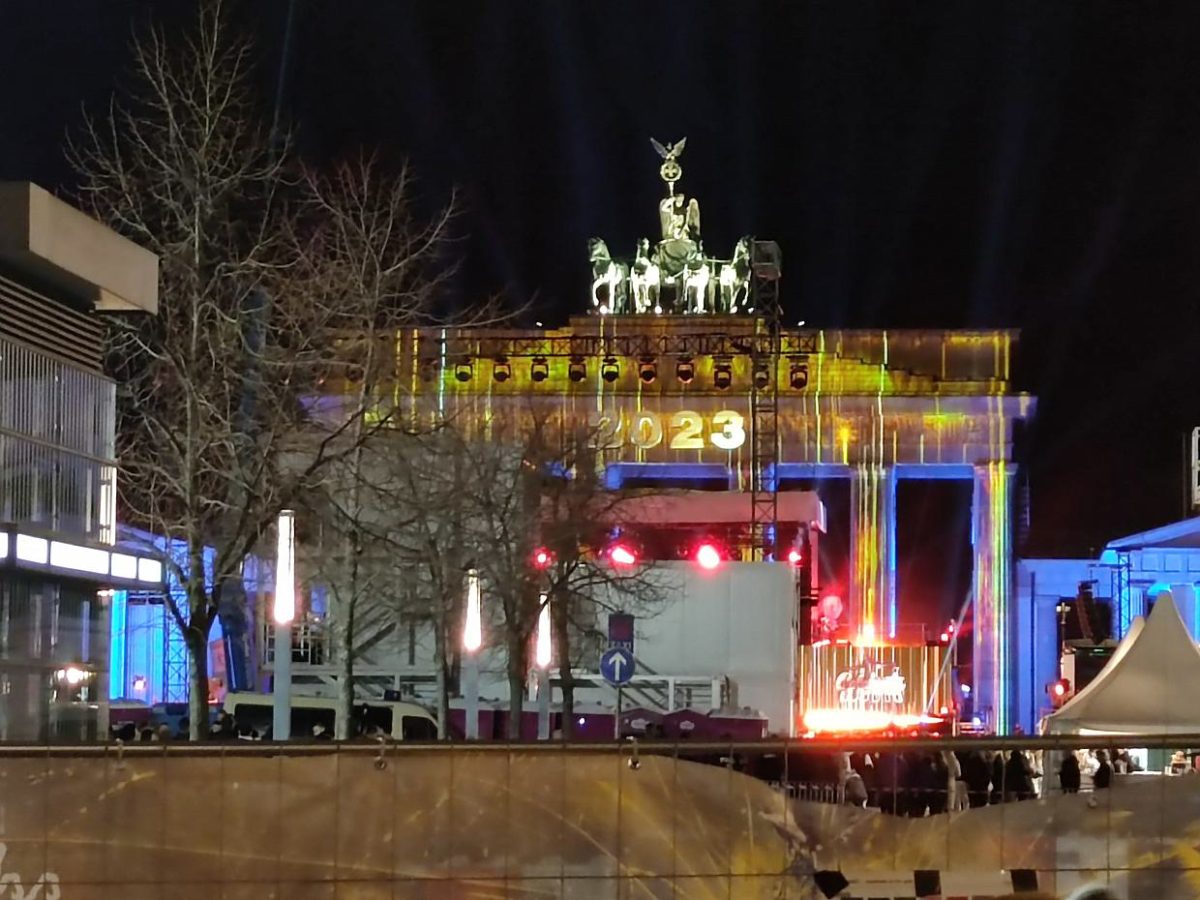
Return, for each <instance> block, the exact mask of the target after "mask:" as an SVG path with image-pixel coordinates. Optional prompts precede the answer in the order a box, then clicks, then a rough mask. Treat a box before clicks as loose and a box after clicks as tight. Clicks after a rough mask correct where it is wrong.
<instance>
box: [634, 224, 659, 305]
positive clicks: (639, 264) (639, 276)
mask: <svg viewBox="0 0 1200 900" xmlns="http://www.w3.org/2000/svg"><path fill="white" fill-rule="evenodd" d="M661 277H662V272H661V271H660V270H659V268H658V266H657V265H656V264H655V262H654V260H653V259H651V258H650V241H649V240H648V239H647V238H642V239H641V240H640V241H638V244H637V252H636V253H635V254H634V257H633V266H632V267H631V268H630V271H629V286H630V289H631V293H632V294H633V298H632V299H633V311H634V312H635V313H648V312H650V311H651V310H652V309H653V311H654V312H656V313H661V312H662V305H661V304H660V303H659V287H660V285H659V280H660V279H661Z"/></svg>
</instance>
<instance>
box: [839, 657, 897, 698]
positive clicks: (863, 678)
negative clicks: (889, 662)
mask: <svg viewBox="0 0 1200 900" xmlns="http://www.w3.org/2000/svg"><path fill="white" fill-rule="evenodd" d="M884 672H885V667H884V665H883V663H876V664H875V665H874V667H868V666H866V665H862V666H858V667H857V668H855V669H852V670H849V671H845V672H839V673H838V675H837V678H836V679H835V680H834V685H835V687H836V689H837V700H838V706H840V707H841V708H842V709H890V708H895V707H903V706H904V700H905V688H906V685H905V681H904V676H903V675H901V674H900V667H899V666H892V667H891V672H890V673H888V674H884Z"/></svg>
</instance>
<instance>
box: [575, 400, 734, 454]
mask: <svg viewBox="0 0 1200 900" xmlns="http://www.w3.org/2000/svg"><path fill="white" fill-rule="evenodd" d="M592 428H593V429H594V431H595V443H596V447H597V449H602V450H617V449H620V448H622V447H625V446H633V447H636V448H637V449H639V450H651V449H653V448H655V447H658V446H665V447H666V448H667V449H669V450H704V449H706V448H707V447H710V446H711V447H716V448H717V449H718V450H736V449H738V448H739V447H741V446H742V445H743V444H745V443H746V419H745V417H744V416H742V414H741V413H738V412H734V411H733V410H732V409H721V410H717V411H716V412H714V413H711V414H709V415H703V414H701V413H698V412H694V411H693V410H690V409H681V410H678V411H677V412H673V413H670V414H660V413H656V412H651V411H649V410H639V411H637V412H626V411H614V412H611V413H605V414H604V415H601V416H599V417H597V418H596V419H595V420H594V421H593V422H592Z"/></svg>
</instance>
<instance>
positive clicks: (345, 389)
mask: <svg viewBox="0 0 1200 900" xmlns="http://www.w3.org/2000/svg"><path fill="white" fill-rule="evenodd" d="M379 168H380V167H379V166H378V164H377V162H376V160H374V159H372V158H368V157H359V158H357V159H356V160H354V161H352V162H347V163H342V164H340V165H337V166H335V167H334V168H333V170H332V172H331V173H330V174H328V175H325V174H321V173H319V172H316V171H313V170H310V169H305V170H304V171H303V172H302V175H301V179H300V184H299V189H298V190H297V192H296V193H297V201H296V202H295V204H294V205H293V207H292V214H291V215H290V216H289V217H288V218H287V219H286V221H285V223H284V227H285V235H286V240H287V244H288V247H289V251H290V252H289V253H288V254H287V257H286V259H287V261H288V262H287V265H286V266H285V267H284V268H282V269H281V271H280V273H279V274H280V275H281V278H280V283H279V284H277V285H276V289H277V290H279V291H281V292H283V293H286V294H287V295H289V296H291V297H296V298H301V301H302V302H303V303H304V304H305V305H306V306H307V307H308V308H309V310H310V315H311V316H312V317H313V319H314V322H313V324H314V325H315V326H316V327H317V329H318V330H321V329H324V330H325V331H326V333H327V334H330V336H331V337H333V338H334V341H335V343H336V352H335V353H333V354H332V355H331V362H332V363H333V364H334V365H333V367H331V368H329V369H327V370H326V371H325V372H324V373H323V377H322V381H323V383H322V385H321V388H322V393H323V395H324V400H325V402H326V409H327V410H329V409H330V408H331V406H332V404H333V403H337V402H339V401H341V402H342V403H343V406H342V408H341V409H334V410H333V411H332V417H331V420H330V421H329V422H328V423H327V426H328V425H335V424H337V423H339V422H340V421H341V420H342V419H343V418H344V417H345V416H346V415H347V414H349V415H350V416H351V418H350V419H348V420H347V427H346V428H345V430H344V433H343V434H342V436H341V439H340V441H339V442H338V444H339V445H340V446H341V447H343V448H344V449H345V452H344V453H343V454H340V455H338V456H337V458H336V459H334V460H333V461H332V462H331V464H330V465H329V466H327V467H326V470H325V472H324V477H323V480H322V483H321V488H322V490H321V491H320V495H319V496H320V501H321V502H320V504H319V505H320V507H321V509H322V510H323V511H324V513H325V515H324V516H323V517H322V521H323V522H324V524H325V525H326V526H327V528H326V536H327V537H328V538H329V540H327V541H324V542H322V548H321V549H322V552H321V553H320V554H318V555H317V556H316V557H315V562H316V567H315V571H314V574H316V575H318V576H319V577H323V580H324V581H325V583H326V586H327V587H328V588H329V591H330V594H329V596H330V601H331V602H330V608H329V617H330V624H331V628H330V632H331V634H332V636H333V643H332V650H333V657H334V660H335V661H336V663H337V665H338V667H339V670H340V671H339V678H338V687H339V690H338V699H339V704H338V712H339V715H338V716H337V734H336V737H337V738H339V739H345V738H347V737H350V736H351V735H350V732H349V728H350V723H351V716H350V711H351V708H352V706H353V702H354V692H355V691H354V640H353V638H354V634H355V617H356V614H357V611H358V606H359V601H360V599H361V598H362V597H364V596H371V595H377V594H379V593H380V592H381V591H384V590H386V587H387V585H388V584H389V582H388V580H387V579H386V577H384V575H383V570H384V568H385V567H384V566H383V565H382V564H381V559H380V553H381V552H382V550H383V541H384V537H385V535H384V533H383V531H382V525H383V521H384V520H383V518H381V515H380V512H381V509H382V507H383V506H384V505H385V503H386V501H387V498H386V495H385V494H384V493H383V492H381V491H380V490H379V488H378V486H377V482H376V480H375V478H373V477H372V473H373V472H375V471H378V469H379V468H380V467H379V466H378V465H373V463H372V459H371V458H370V457H371V455H372V453H373V452H374V453H378V452H379V451H380V450H383V451H384V452H386V450H387V448H388V446H389V442H388V441H387V440H385V439H384V438H385V435H386V434H387V433H388V432H389V431H391V430H392V429H394V428H397V427H400V423H399V422H397V421H395V413H396V405H395V399H396V397H395V392H396V390H397V385H396V382H395V378H394V374H395V365H396V354H397V348H396V341H397V338H398V336H399V334H400V331H401V329H402V328H404V327H405V326H407V325H412V324H415V323H418V322H423V321H427V320H428V319H429V318H430V317H431V315H432V313H433V310H432V302H431V301H432V299H433V298H434V296H436V293H437V288H438V286H439V280H440V279H441V278H442V277H444V275H445V274H446V272H447V269H446V268H445V267H444V266H441V265H440V260H439V254H440V252H441V250H442V249H443V246H444V244H445V240H446V231H447V229H448V226H449V222H450V215H451V213H450V207H447V208H445V209H443V210H442V211H441V212H440V213H439V214H438V215H437V216H435V217H434V218H433V219H432V220H428V221H417V220H416V219H415V218H414V216H413V214H412V211H411V208H412V207H411V197H410V177H409V173H408V170H407V168H405V169H402V170H401V172H400V173H399V175H398V176H396V177H387V176H386V175H384V174H381V172H380V170H379ZM363 411H366V414H365V415H360V414H359V413H361V412H363ZM376 439H378V440H376ZM373 442H374V443H375V444H378V445H379V446H378V447H376V448H375V449H374V450H373V449H372V443H373ZM373 557H374V560H372V558H373ZM372 561H373V562H374V564H372Z"/></svg>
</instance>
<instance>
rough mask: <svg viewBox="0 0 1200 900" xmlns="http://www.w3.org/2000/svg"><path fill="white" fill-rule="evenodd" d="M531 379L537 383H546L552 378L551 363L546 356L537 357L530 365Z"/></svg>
mask: <svg viewBox="0 0 1200 900" xmlns="http://www.w3.org/2000/svg"><path fill="white" fill-rule="evenodd" d="M529 377H530V378H531V379H533V381H535V382H542V381H545V380H546V379H547V378H549V377H550V362H549V361H548V360H547V359H546V357H544V356H535V357H534V358H533V362H531V363H530V364H529Z"/></svg>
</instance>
